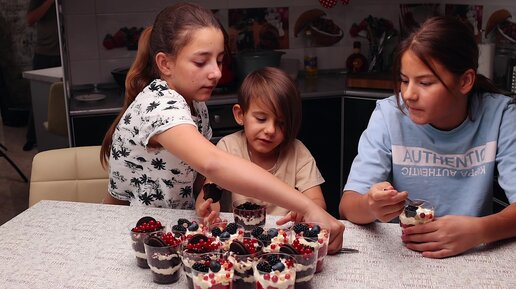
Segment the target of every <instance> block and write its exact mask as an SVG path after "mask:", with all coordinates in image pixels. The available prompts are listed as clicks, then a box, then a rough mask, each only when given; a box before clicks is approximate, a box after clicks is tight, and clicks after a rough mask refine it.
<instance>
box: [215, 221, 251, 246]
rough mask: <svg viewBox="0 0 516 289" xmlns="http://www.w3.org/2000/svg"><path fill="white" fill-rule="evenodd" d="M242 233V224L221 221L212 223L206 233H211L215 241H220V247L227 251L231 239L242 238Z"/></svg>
mask: <svg viewBox="0 0 516 289" xmlns="http://www.w3.org/2000/svg"><path fill="white" fill-rule="evenodd" d="M244 233H245V232H244V229H243V228H242V226H239V225H237V224H236V223H225V222H221V223H214V224H212V225H211V226H210V231H209V233H208V235H210V234H211V236H212V237H215V238H216V240H217V241H220V242H222V249H223V250H225V251H227V250H229V245H230V243H231V241H233V240H235V239H236V240H240V241H242V240H243V239H244Z"/></svg>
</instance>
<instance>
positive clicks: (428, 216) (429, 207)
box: [399, 199, 435, 228]
mask: <svg viewBox="0 0 516 289" xmlns="http://www.w3.org/2000/svg"><path fill="white" fill-rule="evenodd" d="M434 218H435V207H434V205H433V204H432V203H431V202H429V201H427V200H422V199H415V200H410V201H408V200H407V202H406V204H405V209H404V210H403V212H402V213H401V214H400V216H399V219H400V226H401V227H402V228H406V227H411V226H415V225H420V224H425V223H428V222H432V221H433V220H434Z"/></svg>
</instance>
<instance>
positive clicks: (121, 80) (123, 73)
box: [111, 67, 129, 90]
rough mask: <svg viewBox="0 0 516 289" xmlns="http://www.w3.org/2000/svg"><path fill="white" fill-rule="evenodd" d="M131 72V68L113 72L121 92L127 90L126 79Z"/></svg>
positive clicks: (117, 69)
mask: <svg viewBox="0 0 516 289" xmlns="http://www.w3.org/2000/svg"><path fill="white" fill-rule="evenodd" d="M128 71H129V68H126V67H121V68H115V69H113V70H111V75H112V76H113V78H114V79H115V82H116V83H117V84H118V87H119V88H120V89H121V90H125V78H126V77H127V72H128Z"/></svg>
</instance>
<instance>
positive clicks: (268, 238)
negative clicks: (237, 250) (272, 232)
mask: <svg viewBox="0 0 516 289" xmlns="http://www.w3.org/2000/svg"><path fill="white" fill-rule="evenodd" d="M256 238H257V239H258V240H260V241H262V243H263V245H265V246H267V245H269V243H270V242H271V239H272V238H271V236H269V235H265V234H262V235H260V236H258V237H256Z"/></svg>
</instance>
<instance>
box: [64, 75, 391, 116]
mask: <svg viewBox="0 0 516 289" xmlns="http://www.w3.org/2000/svg"><path fill="white" fill-rule="evenodd" d="M296 83H297V86H298V88H299V91H300V93H301V98H303V99H317V98H324V97H331V96H344V95H350V96H367V97H372V98H378V99H380V98H385V97H388V96H390V95H392V92H391V91H388V90H378V89H358V88H348V87H346V74H344V73H340V72H338V71H337V72H336V71H328V72H324V71H323V72H321V73H319V75H318V77H317V78H315V79H305V78H304V77H302V76H301V77H299V78H298V79H297V80H296ZM100 91H101V93H104V94H106V96H107V97H106V98H105V99H103V100H99V101H92V102H83V101H79V100H77V99H75V98H74V96H77V95H80V94H85V93H89V92H88V91H87V90H84V89H82V90H73V91H72V98H71V100H70V106H69V110H70V112H69V113H70V116H79V115H95V114H107V113H115V114H116V113H118V111H120V108H121V107H122V104H123V96H122V94H121V92H120V90H119V89H118V88H117V87H114V86H107V87H106V88H104V89H102V88H100ZM236 101H237V94H236V91H234V92H228V91H223V90H221V91H217V90H216V91H214V93H213V95H212V97H211V99H210V100H208V101H207V105H208V106H209V105H224V104H232V103H236Z"/></svg>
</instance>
